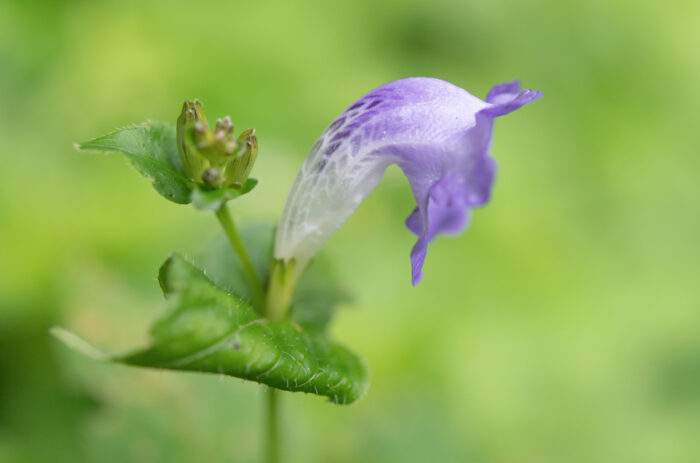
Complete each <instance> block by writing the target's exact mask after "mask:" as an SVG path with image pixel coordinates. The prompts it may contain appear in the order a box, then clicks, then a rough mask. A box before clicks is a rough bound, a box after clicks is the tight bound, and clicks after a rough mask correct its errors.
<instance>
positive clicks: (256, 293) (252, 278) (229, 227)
mask: <svg viewBox="0 0 700 463" xmlns="http://www.w3.org/2000/svg"><path fill="white" fill-rule="evenodd" d="M216 218H217V219H219V223H220V224H221V227H223V229H224V231H225V232H226V236H228V240H229V241H230V242H231V246H233V250H234V251H236V254H238V259H239V260H240V261H241V266H242V267H243V272H244V273H245V275H246V277H247V278H248V283H250V287H251V288H252V290H253V300H254V301H256V302H257V303H258V304H260V306H261V307H264V297H265V293H264V291H263V285H262V282H261V281H260V278H259V277H258V274H257V273H256V272H255V267H253V263H252V262H251V261H250V257H249V256H248V251H246V249H245V245H244V244H243V240H242V239H241V235H239V234H238V230H236V225H235V224H234V223H233V219H232V218H231V214H230V213H229V210H228V207H226V204H222V205H221V207H220V208H219V209H217V211H216Z"/></svg>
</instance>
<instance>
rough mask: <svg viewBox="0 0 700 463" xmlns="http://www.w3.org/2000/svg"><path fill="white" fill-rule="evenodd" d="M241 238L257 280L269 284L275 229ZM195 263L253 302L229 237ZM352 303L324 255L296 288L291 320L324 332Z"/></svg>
mask: <svg viewBox="0 0 700 463" xmlns="http://www.w3.org/2000/svg"><path fill="white" fill-rule="evenodd" d="M241 237H242V238H243V242H244V243H245V245H246V249H247V250H248V253H249V254H250V258H251V260H252V262H253V266H254V267H255V269H256V271H257V273H258V276H259V277H260V279H261V280H262V281H267V279H268V277H269V274H270V267H271V263H272V260H273V259H272V249H273V244H274V238H275V228H274V227H272V226H270V225H263V224H258V225H254V226H248V227H245V228H243V229H242V230H241ZM195 262H196V263H197V265H198V266H199V267H200V268H203V269H205V270H206V272H207V276H208V277H209V278H211V279H212V281H214V282H215V283H216V284H217V285H218V286H220V287H221V288H225V289H226V290H227V291H229V292H232V293H234V294H238V295H239V296H241V297H242V298H244V299H245V300H252V293H251V291H250V289H249V287H248V281H247V279H246V276H245V273H244V272H243V267H242V266H241V264H240V261H239V260H238V256H237V255H236V253H234V252H233V250H232V249H231V245H230V244H229V242H228V239H227V238H226V235H224V234H223V233H222V234H221V235H218V236H216V237H215V238H214V239H213V240H212V242H211V244H210V245H209V246H208V247H207V248H206V249H205V250H204V252H203V253H202V254H201V255H200V256H199V257H197V258H196V259H195ZM349 300H350V297H349V294H348V291H346V290H345V289H344V288H343V287H342V286H341V285H340V284H339V283H338V281H337V279H336V278H335V276H334V273H333V269H332V266H331V265H330V262H328V260H326V259H324V258H323V255H321V256H318V257H317V258H316V259H314V261H313V262H312V263H311V264H310V266H309V267H308V268H307V269H306V271H305V272H304V275H303V276H302V278H301V281H300V282H299V285H298V286H297V290H296V292H295V293H294V298H293V300H292V306H291V309H290V312H291V318H292V320H294V321H295V322H296V323H298V324H299V325H301V326H302V327H304V329H313V330H324V329H325V328H326V326H327V324H328V322H329V321H330V320H331V319H332V317H333V314H334V312H335V309H336V308H337V306H338V304H341V303H343V302H347V301H349Z"/></svg>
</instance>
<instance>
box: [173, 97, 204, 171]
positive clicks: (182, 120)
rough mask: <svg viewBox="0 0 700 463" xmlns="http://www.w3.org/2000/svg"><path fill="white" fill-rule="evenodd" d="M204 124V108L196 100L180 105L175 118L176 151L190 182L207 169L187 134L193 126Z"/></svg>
mask: <svg viewBox="0 0 700 463" xmlns="http://www.w3.org/2000/svg"><path fill="white" fill-rule="evenodd" d="M197 123H200V124H206V123H207V116H206V115H205V114H204V106H203V105H202V102H201V101H199V100H198V99H196V98H195V99H194V100H187V101H185V104H184V105H182V112H181V113H180V117H178V118H177V129H176V137H177V150H178V152H179V153H180V159H181V160H182V167H183V168H184V170H185V174H186V175H187V176H188V177H189V178H190V179H192V180H195V181H197V180H198V179H199V178H200V176H201V173H202V171H203V170H204V169H206V168H207V167H208V162H207V160H206V159H205V158H203V157H202V156H201V155H200V154H199V153H198V152H197V150H196V148H195V147H194V146H193V143H192V140H191V136H189V134H188V132H189V131H191V130H192V129H193V128H194V126H195V124H197Z"/></svg>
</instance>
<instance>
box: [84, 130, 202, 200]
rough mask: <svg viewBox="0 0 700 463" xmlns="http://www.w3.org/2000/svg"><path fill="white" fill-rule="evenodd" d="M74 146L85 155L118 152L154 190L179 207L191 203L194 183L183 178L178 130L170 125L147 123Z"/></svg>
mask: <svg viewBox="0 0 700 463" xmlns="http://www.w3.org/2000/svg"><path fill="white" fill-rule="evenodd" d="M75 146H76V148H77V149H79V150H84V151H101V152H107V153H110V152H115V151H118V152H120V153H122V154H124V155H125V156H126V157H127V158H129V161H131V163H132V164H133V166H134V167H135V168H136V170H138V171H139V172H140V173H141V175H143V176H144V177H146V178H148V179H151V180H152V181H153V187H154V188H155V189H156V191H158V193H160V194H161V195H162V196H163V197H165V198H166V199H168V200H170V201H173V202H175V203H178V204H187V203H189V202H190V195H191V194H192V188H193V186H192V182H190V181H189V180H188V179H187V177H186V176H185V174H184V171H183V168H182V161H181V159H180V155H179V154H178V151H177V144H176V141H175V128H174V127H173V126H171V125H170V124H167V123H164V122H155V121H149V122H144V123H143V124H141V125H137V126H131V127H125V128H123V129H118V130H116V131H114V132H112V133H110V134H108V135H105V136H103V137H99V138H95V139H93V140H90V141H88V142H85V143H79V144H76V145H75Z"/></svg>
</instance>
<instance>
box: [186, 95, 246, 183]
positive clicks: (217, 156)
mask: <svg viewBox="0 0 700 463" xmlns="http://www.w3.org/2000/svg"><path fill="white" fill-rule="evenodd" d="M177 148H178V151H179V153H180V158H181V159H182V165H183V168H184V170H185V174H186V175H187V176H188V177H189V178H190V179H191V180H193V181H195V182H197V183H201V184H203V185H205V186H207V187H211V188H222V187H234V188H240V187H242V186H243V185H244V184H245V182H246V180H247V179H248V176H249V175H250V171H251V170H252V168H253V164H255V159H256V158H257V155H258V139H257V138H256V136H255V129H248V130H245V131H243V132H242V133H241V134H240V135H239V136H238V138H234V135H233V124H232V123H231V117H230V116H226V117H224V118H221V119H218V120H217V121H216V125H215V127H214V130H212V129H211V128H210V126H209V123H208V122H207V116H206V114H205V112H204V106H203V105H202V102H201V101H199V100H198V99H194V100H187V101H185V104H184V105H183V107H182V112H181V113H180V117H179V118H178V120H177Z"/></svg>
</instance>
